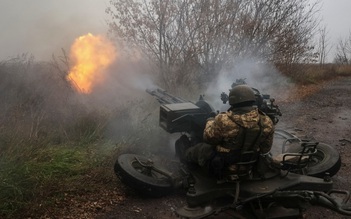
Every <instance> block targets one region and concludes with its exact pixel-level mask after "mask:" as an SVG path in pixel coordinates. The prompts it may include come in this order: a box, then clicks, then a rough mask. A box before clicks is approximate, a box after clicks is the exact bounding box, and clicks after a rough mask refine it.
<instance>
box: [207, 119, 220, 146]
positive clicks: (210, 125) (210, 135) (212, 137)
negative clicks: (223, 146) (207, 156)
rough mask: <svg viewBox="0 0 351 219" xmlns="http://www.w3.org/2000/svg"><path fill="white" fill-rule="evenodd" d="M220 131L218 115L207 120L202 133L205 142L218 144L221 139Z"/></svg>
mask: <svg viewBox="0 0 351 219" xmlns="http://www.w3.org/2000/svg"><path fill="white" fill-rule="evenodd" d="M221 133H222V130H221V126H220V123H219V117H218V116H216V117H215V118H212V119H210V120H208V121H207V123H206V127H205V130H204V135H203V137H204V140H205V142H207V143H209V144H213V145H217V144H219V143H220V142H221V140H222V136H221Z"/></svg>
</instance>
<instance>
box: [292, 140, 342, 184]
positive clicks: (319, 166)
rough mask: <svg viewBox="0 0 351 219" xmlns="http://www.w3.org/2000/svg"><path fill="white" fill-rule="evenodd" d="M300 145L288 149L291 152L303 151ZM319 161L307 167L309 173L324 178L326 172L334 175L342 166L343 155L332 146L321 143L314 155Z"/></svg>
mask: <svg viewBox="0 0 351 219" xmlns="http://www.w3.org/2000/svg"><path fill="white" fill-rule="evenodd" d="M301 150H302V149H301V146H300V145H293V146H291V147H289V148H288V149H287V152H288V153H289V152H290V153H297V152H301ZM314 158H316V159H318V161H319V162H317V163H314V164H311V165H309V166H308V167H307V175H308V176H314V177H319V178H323V177H324V176H325V173H329V175H330V176H334V175H335V174H336V173H337V172H338V171H339V170H340V167H341V157H340V154H339V152H338V151H337V150H336V149H335V148H334V147H332V146H330V145H328V144H324V143H319V144H318V146H317V154H316V156H315V157H314Z"/></svg>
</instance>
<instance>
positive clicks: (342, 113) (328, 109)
mask: <svg viewBox="0 0 351 219" xmlns="http://www.w3.org/2000/svg"><path fill="white" fill-rule="evenodd" d="M350 95H351V78H350V77H349V78H341V79H338V80H335V81H332V82H328V83H326V84H323V85H321V86H320V87H319V88H318V89H317V91H316V92H315V93H313V94H311V95H307V96H306V97H305V98H302V99H293V100H289V99H288V100H279V99H278V98H277V103H278V105H279V106H280V108H281V110H282V113H283V116H282V118H281V120H280V122H279V123H278V126H277V128H284V129H289V130H293V131H295V132H297V134H298V135H299V136H305V137H307V138H309V137H314V139H315V140H317V141H319V142H324V143H327V144H330V145H332V146H334V147H335V148H336V149H337V150H338V151H339V152H340V154H341V157H342V165H341V169H340V171H339V173H338V174H337V175H336V176H334V177H333V181H334V187H335V188H340V189H351V174H350V170H351V101H350V99H351V96H350ZM123 191H124V194H125V197H124V199H123V200H122V201H120V202H119V203H118V204H117V205H115V206H114V207H113V208H112V209H110V210H109V211H107V212H105V213H103V214H100V215H99V216H98V217H97V218H126V219H127V218H148V219H153V218H155V219H156V218H157V219H162V218H177V217H176V215H175V214H174V211H175V210H176V209H177V208H178V207H179V206H183V205H185V199H184V195H182V194H175V195H172V196H168V197H164V198H158V199H147V198H141V197H140V196H138V194H136V193H134V192H133V191H131V190H130V189H128V188H124V189H123ZM222 216H223V218H229V217H230V216H229V215H222ZM305 218H334V219H336V218H347V217H345V216H342V215H339V214H337V213H334V212H332V211H330V210H327V209H324V208H321V207H313V206H312V207H310V208H308V209H307V211H306V213H305Z"/></svg>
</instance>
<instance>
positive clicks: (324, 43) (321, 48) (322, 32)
mask: <svg viewBox="0 0 351 219" xmlns="http://www.w3.org/2000/svg"><path fill="white" fill-rule="evenodd" d="M318 34H319V39H318V48H317V52H318V59H319V60H318V61H319V64H320V65H323V64H325V60H326V57H327V56H328V53H329V52H330V49H331V47H330V45H329V38H328V31H327V27H326V26H323V27H322V28H320V29H319V30H318Z"/></svg>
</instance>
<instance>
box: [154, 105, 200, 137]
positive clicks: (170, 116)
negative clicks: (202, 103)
mask: <svg viewBox="0 0 351 219" xmlns="http://www.w3.org/2000/svg"><path fill="white" fill-rule="evenodd" d="M204 121H206V113H205V112H204V111H203V110H202V109H201V108H200V107H198V106H196V105H195V104H193V103H191V102H185V103H172V104H163V105H161V106H160V120H159V122H160V124H159V125H160V126H161V127H162V128H163V129H164V130H166V131H167V132H168V133H175V132H191V131H192V130H193V128H194V125H199V124H198V123H199V122H202V123H203V122H204Z"/></svg>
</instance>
